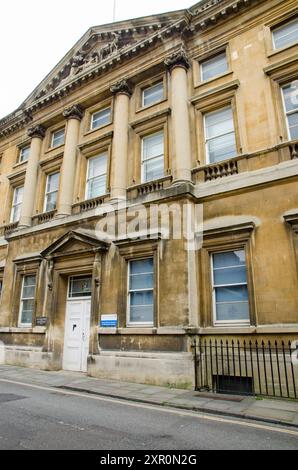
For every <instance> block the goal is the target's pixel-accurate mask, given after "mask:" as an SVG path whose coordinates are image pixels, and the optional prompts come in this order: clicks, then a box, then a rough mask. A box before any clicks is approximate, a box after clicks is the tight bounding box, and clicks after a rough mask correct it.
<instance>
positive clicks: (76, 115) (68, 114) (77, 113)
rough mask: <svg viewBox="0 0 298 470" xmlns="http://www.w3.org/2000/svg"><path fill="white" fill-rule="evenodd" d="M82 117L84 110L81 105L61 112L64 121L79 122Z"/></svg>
mask: <svg viewBox="0 0 298 470" xmlns="http://www.w3.org/2000/svg"><path fill="white" fill-rule="evenodd" d="M83 115H84V110H83V108H82V106H81V105H79V104H75V105H73V106H70V107H69V108H66V109H65V110H64V111H63V116H64V117H65V118H66V119H77V120H78V121H80V120H81V119H82V117H83Z"/></svg>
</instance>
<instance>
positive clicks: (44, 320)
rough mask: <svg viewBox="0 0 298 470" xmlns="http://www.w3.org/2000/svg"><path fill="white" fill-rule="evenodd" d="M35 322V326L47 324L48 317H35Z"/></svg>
mask: <svg viewBox="0 0 298 470" xmlns="http://www.w3.org/2000/svg"><path fill="white" fill-rule="evenodd" d="M35 324H36V326H47V324H48V317H36V320H35Z"/></svg>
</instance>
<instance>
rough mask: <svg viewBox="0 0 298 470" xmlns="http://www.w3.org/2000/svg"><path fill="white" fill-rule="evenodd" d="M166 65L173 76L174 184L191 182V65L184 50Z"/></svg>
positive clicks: (168, 60) (172, 57) (167, 61)
mask: <svg viewBox="0 0 298 470" xmlns="http://www.w3.org/2000/svg"><path fill="white" fill-rule="evenodd" d="M165 65H166V67H167V68H168V70H169V72H170V74H171V106H172V126H173V141H174V155H175V159H174V162H173V177H174V183H176V182H180V181H191V168H192V155H191V135H190V119H189V105H188V92H187V90H188V87H187V70H188V68H189V66H190V64H189V61H188V58H187V56H186V54H185V51H184V49H183V48H182V49H181V50H180V51H178V52H176V53H175V54H173V55H172V56H170V57H168V58H167V59H166V60H165Z"/></svg>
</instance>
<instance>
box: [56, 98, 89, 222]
mask: <svg viewBox="0 0 298 470" xmlns="http://www.w3.org/2000/svg"><path fill="white" fill-rule="evenodd" d="M63 116H64V117H65V118H66V119H67V121H68V122H67V129H66V137H65V146H64V155H63V162H62V168H61V175H60V191H59V198H58V205H57V217H64V216H67V215H70V214H71V208H72V204H73V191H74V180H75V171H76V161H77V145H78V140H79V130H80V121H81V119H82V117H83V109H82V108H81V106H80V105H74V106H71V107H70V108H67V109H65V110H64V112H63Z"/></svg>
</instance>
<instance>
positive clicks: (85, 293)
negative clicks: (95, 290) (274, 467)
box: [69, 277, 92, 297]
mask: <svg viewBox="0 0 298 470" xmlns="http://www.w3.org/2000/svg"><path fill="white" fill-rule="evenodd" d="M91 289H92V278H91V277H76V278H71V279H70V289H69V297H90V296H91Z"/></svg>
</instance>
